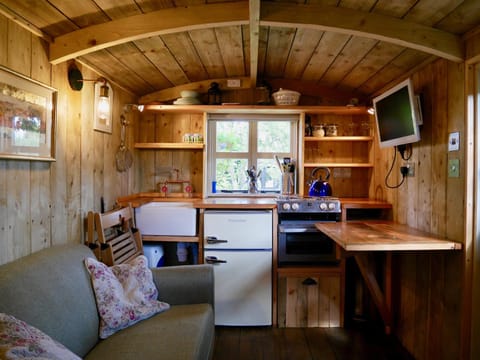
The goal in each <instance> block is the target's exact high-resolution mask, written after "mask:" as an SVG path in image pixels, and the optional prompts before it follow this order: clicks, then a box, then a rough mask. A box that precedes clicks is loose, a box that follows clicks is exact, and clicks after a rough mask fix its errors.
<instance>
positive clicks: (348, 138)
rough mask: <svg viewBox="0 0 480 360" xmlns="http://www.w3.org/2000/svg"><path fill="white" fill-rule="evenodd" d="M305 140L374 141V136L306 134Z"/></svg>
mask: <svg viewBox="0 0 480 360" xmlns="http://www.w3.org/2000/svg"><path fill="white" fill-rule="evenodd" d="M304 139H305V141H372V140H373V136H322V137H315V136H305V138H304Z"/></svg>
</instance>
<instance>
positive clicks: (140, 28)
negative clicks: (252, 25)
mask: <svg viewBox="0 0 480 360" xmlns="http://www.w3.org/2000/svg"><path fill="white" fill-rule="evenodd" d="M159 19H161V21H159ZM247 22H248V3H247V2H245V1H240V2H232V3H222V4H209V5H202V6H191V7H185V8H169V9H164V10H158V11H154V12H150V13H147V14H141V15H135V16H130V17H127V18H122V19H118V20H113V21H110V22H107V23H103V24H98V25H93V26H89V27H87V28H83V29H80V30H77V31H73V32H70V33H68V34H65V35H61V36H58V37H56V38H55V41H54V42H53V43H52V44H50V62H51V63H53V64H58V63H61V62H63V61H66V60H69V59H72V58H75V57H77V56H80V55H84V54H87V53H90V52H93V51H97V50H100V49H105V48H107V47H110V46H113V45H118V44H121V43H125V42H128V41H134V40H138V39H143V38H146V37H151V36H155V35H163V34H168V33H173V32H181V31H189V30H193V29H205V28H212V27H214V26H231V25H241V24H244V23H247Z"/></svg>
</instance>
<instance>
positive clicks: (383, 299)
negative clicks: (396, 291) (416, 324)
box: [355, 253, 392, 334]
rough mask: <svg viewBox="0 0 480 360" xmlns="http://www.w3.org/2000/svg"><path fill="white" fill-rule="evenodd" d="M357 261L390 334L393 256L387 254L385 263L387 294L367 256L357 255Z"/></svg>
mask: <svg viewBox="0 0 480 360" xmlns="http://www.w3.org/2000/svg"><path fill="white" fill-rule="evenodd" d="M355 261H356V262H357V265H358V268H359V269H360V273H361V274H362V277H363V279H364V280H365V284H366V285H367V288H368V290H369V291H370V294H371V295H372V298H373V301H374V303H375V305H376V306H377V309H378V311H379V312H380V316H381V317H382V319H383V323H384V325H385V333H386V334H390V333H391V331H392V329H391V326H392V284H391V273H392V256H391V254H390V253H387V258H386V262H385V276H386V278H385V279H386V281H385V289H384V291H385V293H384V292H383V291H382V289H381V288H380V286H379V285H378V281H377V278H376V277H375V273H374V269H373V267H372V265H371V264H370V262H369V261H368V257H367V254H355Z"/></svg>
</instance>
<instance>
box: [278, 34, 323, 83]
mask: <svg viewBox="0 0 480 360" xmlns="http://www.w3.org/2000/svg"><path fill="white" fill-rule="evenodd" d="M322 34H323V32H322V31H318V30H311V29H298V30H297V32H296V34H295V39H294V41H293V46H292V51H291V52H290V54H289V56H288V60H287V65H286V67H285V75H284V77H286V78H288V79H300V78H301V77H302V75H303V72H304V70H305V68H306V67H307V65H308V63H309V61H310V59H311V58H312V56H313V53H314V52H315V49H316V48H317V45H318V44H319V42H320V40H321V38H322Z"/></svg>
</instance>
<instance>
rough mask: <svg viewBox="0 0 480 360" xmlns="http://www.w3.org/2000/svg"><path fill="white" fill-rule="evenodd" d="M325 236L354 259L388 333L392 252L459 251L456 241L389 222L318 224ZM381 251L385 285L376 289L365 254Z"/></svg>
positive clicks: (370, 265) (390, 316)
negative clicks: (383, 262)
mask: <svg viewBox="0 0 480 360" xmlns="http://www.w3.org/2000/svg"><path fill="white" fill-rule="evenodd" d="M315 226H316V227H317V229H318V230H320V231H321V232H323V233H325V234H326V235H327V236H329V237H330V238H331V239H332V240H334V241H335V242H336V243H337V244H338V245H340V246H341V247H342V248H343V249H344V250H345V251H346V252H347V254H349V255H352V256H354V257H355V261H356V262H357V264H358V267H359V269H360V273H361V274H362V277H363V279H364V280H365V284H366V285H367V288H368V289H369V291H370V293H371V295H372V298H373V301H374V302H375V305H376V306H377V308H378V310H379V312H380V315H381V316H382V319H383V322H384V324H385V332H386V333H387V334H389V333H390V332H391V326H392V252H393V251H432V250H460V249H461V248H462V244H461V243H459V242H455V241H451V240H447V239H444V238H440V237H436V236H434V235H432V234H429V233H426V232H423V231H420V230H417V229H414V228H411V227H409V226H406V225H401V224H396V223H393V222H388V221H366V222H336V223H317V224H315ZM374 251H384V252H385V254H386V259H385V285H384V288H383V290H382V288H381V287H380V286H379V284H378V282H377V279H376V277H375V274H374V271H373V266H372V264H371V263H370V262H369V261H368V257H367V256H368V254H369V253H371V252H374Z"/></svg>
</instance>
